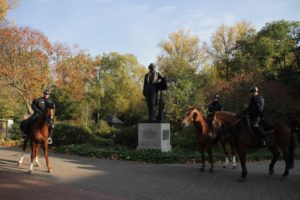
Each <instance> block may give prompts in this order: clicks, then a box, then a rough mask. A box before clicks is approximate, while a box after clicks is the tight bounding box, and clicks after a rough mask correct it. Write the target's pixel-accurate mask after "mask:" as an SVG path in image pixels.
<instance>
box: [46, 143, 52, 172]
mask: <svg viewBox="0 0 300 200" xmlns="http://www.w3.org/2000/svg"><path fill="white" fill-rule="evenodd" d="M44 154H45V160H46V165H47V168H48V172H49V173H50V172H51V167H50V164H49V158H48V140H46V141H45V142H44Z"/></svg>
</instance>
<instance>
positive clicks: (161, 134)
mask: <svg viewBox="0 0 300 200" xmlns="http://www.w3.org/2000/svg"><path fill="white" fill-rule="evenodd" d="M138 132H139V135H138V147H137V149H160V150H161V151H162V152H168V151H171V145H170V139H171V132H170V124H169V123H139V124H138Z"/></svg>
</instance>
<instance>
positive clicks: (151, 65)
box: [148, 63, 156, 71]
mask: <svg viewBox="0 0 300 200" xmlns="http://www.w3.org/2000/svg"><path fill="white" fill-rule="evenodd" d="M155 68H156V66H155V64H154V63H150V65H149V66H148V69H149V70H150V71H155Z"/></svg>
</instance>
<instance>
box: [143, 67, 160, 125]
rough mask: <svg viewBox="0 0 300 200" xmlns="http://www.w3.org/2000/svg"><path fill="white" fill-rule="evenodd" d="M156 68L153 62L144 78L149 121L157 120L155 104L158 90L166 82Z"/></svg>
mask: <svg viewBox="0 0 300 200" xmlns="http://www.w3.org/2000/svg"><path fill="white" fill-rule="evenodd" d="M155 68H156V66H155V64H153V63H151V64H150V65H149V66H148V69H149V72H148V73H147V74H146V75H145V78H144V87H143V94H144V96H145V97H146V102H147V107H148V119H149V121H155V120H156V109H155V106H156V105H157V99H158V91H159V90H161V89H160V87H161V83H162V82H164V78H163V76H162V75H161V74H160V73H159V72H157V71H156V70H155Z"/></svg>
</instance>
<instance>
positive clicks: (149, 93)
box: [145, 85, 157, 121]
mask: <svg viewBox="0 0 300 200" xmlns="http://www.w3.org/2000/svg"><path fill="white" fill-rule="evenodd" d="M145 97H146V101H147V107H148V119H149V120H150V121H155V119H156V110H155V106H156V102H157V90H156V88H155V87H154V85H148V86H147V87H146V89H145Z"/></svg>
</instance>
